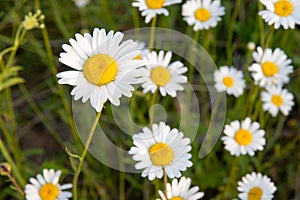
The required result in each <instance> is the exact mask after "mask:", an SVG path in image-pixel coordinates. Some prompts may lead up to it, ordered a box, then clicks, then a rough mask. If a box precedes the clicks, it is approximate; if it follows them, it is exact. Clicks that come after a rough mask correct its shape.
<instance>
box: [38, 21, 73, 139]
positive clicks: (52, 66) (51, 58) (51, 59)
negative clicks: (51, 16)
mask: <svg viewBox="0 0 300 200" xmlns="http://www.w3.org/2000/svg"><path fill="white" fill-rule="evenodd" d="M42 34H43V38H44V43H45V48H46V52H47V56H48V60H49V66H50V69H51V72H52V76H53V78H54V79H55V80H56V74H57V69H56V66H55V62H54V56H53V53H52V49H51V45H50V39H49V35H48V31H47V26H46V25H45V28H43V29H42ZM58 92H59V96H60V98H61V101H62V104H63V107H64V109H65V112H66V114H67V116H68V123H69V126H70V127H71V130H72V133H73V136H74V138H75V139H76V140H78V135H77V129H76V127H75V124H74V121H73V117H72V116H73V115H72V112H71V108H70V105H69V103H68V101H67V100H66V98H65V94H64V89H63V87H62V85H60V84H58Z"/></svg>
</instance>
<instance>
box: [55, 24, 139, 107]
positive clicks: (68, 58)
mask: <svg viewBox="0 0 300 200" xmlns="http://www.w3.org/2000/svg"><path fill="white" fill-rule="evenodd" d="M123 37H124V34H123V33H121V32H116V33H115V34H114V32H113V31H110V32H109V33H108V34H106V32H105V30H104V29H101V30H99V29H98V28H96V29H94V31H93V35H92V36H91V35H90V34H89V33H86V34H84V36H82V35H81V34H78V33H77V34H76V35H75V38H76V40H74V39H70V40H69V41H70V44H71V45H68V44H64V45H62V48H63V49H64V50H65V51H66V52H63V53H60V55H59V56H60V58H59V61H60V62H62V63H63V64H65V65H67V66H69V67H71V68H73V69H75V70H72V71H65V72H61V73H59V74H57V77H58V78H60V80H59V81H58V83H59V84H69V85H72V86H74V89H73V90H72V91H71V95H73V96H74V100H76V101H77V100H78V99H80V98H82V102H83V103H84V102H86V101H87V100H88V99H90V102H91V105H92V106H93V107H94V108H95V109H96V111H97V112H99V111H101V110H102V107H103V104H104V103H105V102H106V101H107V100H109V101H110V102H111V103H112V104H113V105H115V106H118V105H119V104H120V100H119V99H120V97H121V96H122V95H125V96H127V97H130V96H131V95H132V91H133V90H134V88H133V86H132V85H131V84H136V83H137V79H136V77H137V76H139V75H138V74H137V72H136V68H138V67H140V66H142V65H143V63H144V62H143V61H142V60H135V59H133V58H135V57H136V56H137V55H139V54H140V52H139V51H138V50H137V43H136V42H133V41H132V40H127V41H124V42H122V43H121V44H120V42H121V40H122V39H123Z"/></svg>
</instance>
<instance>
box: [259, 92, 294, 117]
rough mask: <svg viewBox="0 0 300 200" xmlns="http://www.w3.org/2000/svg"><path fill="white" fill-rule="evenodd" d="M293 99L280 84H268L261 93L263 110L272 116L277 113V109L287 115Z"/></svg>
mask: <svg viewBox="0 0 300 200" xmlns="http://www.w3.org/2000/svg"><path fill="white" fill-rule="evenodd" d="M293 99H294V96H293V94H292V93H289V92H288V91H287V89H282V88H281V87H280V86H268V87H266V91H263V92H262V93H261V100H262V102H263V110H265V111H268V112H269V113H270V114H271V115H272V116H273V117H275V116H276V115H277V114H278V111H279V110H280V111H281V112H282V113H283V115H285V116H287V115H288V114H289V112H290V110H291V109H292V106H293V105H294V101H293Z"/></svg>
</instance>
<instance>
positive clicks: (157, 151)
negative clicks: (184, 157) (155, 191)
mask: <svg viewBox="0 0 300 200" xmlns="http://www.w3.org/2000/svg"><path fill="white" fill-rule="evenodd" d="M149 154H150V160H151V161H152V163H153V164H154V165H157V166H167V165H169V164H170V163H171V162H172V161H173V159H174V152H173V150H172V148H171V147H170V146H169V145H168V144H166V143H162V142H159V143H156V144H154V145H152V146H151V147H150V148H149Z"/></svg>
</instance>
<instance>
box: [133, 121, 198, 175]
mask: <svg viewBox="0 0 300 200" xmlns="http://www.w3.org/2000/svg"><path fill="white" fill-rule="evenodd" d="M183 137H184V135H183V133H182V132H179V131H178V130H177V129H175V128H174V129H172V130H170V126H168V125H166V124H165V123H164V122H160V123H159V124H153V125H152V130H150V129H149V128H144V129H143V132H141V133H138V134H135V135H133V137H132V138H133V144H134V145H135V147H131V149H130V151H129V154H132V155H133V156H132V158H133V160H135V161H138V163H137V164H136V165H135V168H136V169H144V170H143V172H142V177H147V176H148V178H149V180H153V179H154V178H155V177H157V178H162V177H163V169H164V170H165V172H166V174H167V176H168V177H169V178H174V177H176V178H178V177H180V176H181V171H185V170H186V169H187V167H191V166H192V164H193V163H192V162H191V161H189V159H190V158H191V157H192V156H191V154H190V153H188V152H189V151H191V149H192V147H191V146H190V145H189V144H190V139H189V138H183Z"/></svg>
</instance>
